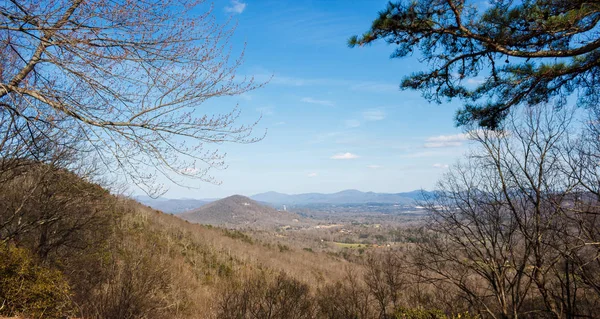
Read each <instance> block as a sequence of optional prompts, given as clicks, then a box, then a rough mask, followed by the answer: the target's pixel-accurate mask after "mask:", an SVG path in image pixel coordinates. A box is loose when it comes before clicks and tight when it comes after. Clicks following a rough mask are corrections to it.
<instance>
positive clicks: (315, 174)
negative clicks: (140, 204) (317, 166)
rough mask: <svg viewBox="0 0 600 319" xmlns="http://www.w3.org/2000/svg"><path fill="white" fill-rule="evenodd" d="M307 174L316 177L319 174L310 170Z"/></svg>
mask: <svg viewBox="0 0 600 319" xmlns="http://www.w3.org/2000/svg"><path fill="white" fill-rule="evenodd" d="M307 176H308V177H317V176H319V174H317V173H315V172H312V173H308V175H307Z"/></svg>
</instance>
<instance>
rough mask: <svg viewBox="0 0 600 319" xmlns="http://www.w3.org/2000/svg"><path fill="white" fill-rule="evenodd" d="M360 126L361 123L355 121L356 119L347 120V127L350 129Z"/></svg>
mask: <svg viewBox="0 0 600 319" xmlns="http://www.w3.org/2000/svg"><path fill="white" fill-rule="evenodd" d="M359 126H360V122H359V121H358V120H355V119H351V120H346V127H348V128H353V127H359Z"/></svg>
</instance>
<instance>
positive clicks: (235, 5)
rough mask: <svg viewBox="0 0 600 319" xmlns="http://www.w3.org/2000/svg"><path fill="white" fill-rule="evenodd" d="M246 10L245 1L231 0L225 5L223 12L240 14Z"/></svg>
mask: <svg viewBox="0 0 600 319" xmlns="http://www.w3.org/2000/svg"><path fill="white" fill-rule="evenodd" d="M244 10H246V3H245V2H241V1H238V0H231V3H230V4H229V6H227V7H225V12H231V13H236V14H240V13H242V12H244Z"/></svg>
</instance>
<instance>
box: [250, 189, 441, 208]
mask: <svg viewBox="0 0 600 319" xmlns="http://www.w3.org/2000/svg"><path fill="white" fill-rule="evenodd" d="M423 194H430V192H427V191H424V192H423V191H412V192H405V193H374V192H361V191H358V190H355V189H349V190H344V191H341V192H337V193H333V194H321V193H306V194H295V195H288V194H283V193H277V192H267V193H261V194H256V195H254V196H251V198H252V199H254V200H256V201H261V202H266V203H273V204H288V205H299V204H363V203H388V204H413V203H414V202H415V200H421V199H422V198H423V197H422V196H423Z"/></svg>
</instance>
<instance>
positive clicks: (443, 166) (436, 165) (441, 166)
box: [432, 163, 449, 169]
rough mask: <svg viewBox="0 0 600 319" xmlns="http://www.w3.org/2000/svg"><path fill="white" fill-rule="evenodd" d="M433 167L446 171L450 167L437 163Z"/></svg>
mask: <svg viewBox="0 0 600 319" xmlns="http://www.w3.org/2000/svg"><path fill="white" fill-rule="evenodd" d="M432 166H433V167H435V168H444V169H445V168H448V167H449V166H448V164H440V163H435V164H433V165H432Z"/></svg>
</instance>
